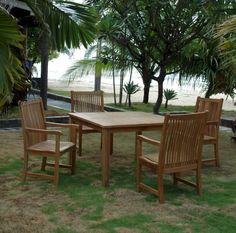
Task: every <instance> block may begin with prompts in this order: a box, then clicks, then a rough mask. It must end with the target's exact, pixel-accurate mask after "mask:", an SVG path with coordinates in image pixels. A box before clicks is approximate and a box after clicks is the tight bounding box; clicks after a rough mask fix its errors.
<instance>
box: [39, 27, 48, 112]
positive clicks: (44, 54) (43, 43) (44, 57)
mask: <svg viewBox="0 0 236 233" xmlns="http://www.w3.org/2000/svg"><path fill="white" fill-rule="evenodd" d="M39 47H40V54H41V87H40V96H41V98H42V100H43V106H44V109H45V110H46V109H47V90H48V50H49V38H48V33H47V32H46V31H44V32H43V33H42V35H41V37H40V46H39Z"/></svg>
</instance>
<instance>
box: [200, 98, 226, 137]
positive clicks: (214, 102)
mask: <svg viewBox="0 0 236 233" xmlns="http://www.w3.org/2000/svg"><path fill="white" fill-rule="evenodd" d="M222 105H223V99H212V98H202V97H200V96H198V97H197V101H196V106H195V112H204V111H208V112H209V114H208V119H207V121H213V122H217V124H212V125H210V124H209V125H207V126H206V129H205V134H206V135H209V136H212V137H216V136H217V135H218V131H219V126H220V117H221V112H222Z"/></svg>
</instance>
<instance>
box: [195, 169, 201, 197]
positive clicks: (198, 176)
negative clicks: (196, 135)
mask: <svg viewBox="0 0 236 233" xmlns="http://www.w3.org/2000/svg"><path fill="white" fill-rule="evenodd" d="M196 190H197V194H198V195H199V196H200V195H201V194H202V182H201V170H200V168H197V169H196Z"/></svg>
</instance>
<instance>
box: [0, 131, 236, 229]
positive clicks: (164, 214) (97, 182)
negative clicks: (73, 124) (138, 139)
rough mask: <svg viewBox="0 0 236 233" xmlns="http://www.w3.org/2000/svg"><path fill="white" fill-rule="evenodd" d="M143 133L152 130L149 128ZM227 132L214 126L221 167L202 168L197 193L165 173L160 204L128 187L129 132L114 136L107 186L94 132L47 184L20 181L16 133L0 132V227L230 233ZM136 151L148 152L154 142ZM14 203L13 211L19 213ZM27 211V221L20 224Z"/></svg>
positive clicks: (235, 217) (235, 197) (231, 148)
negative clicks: (72, 164)
mask: <svg viewBox="0 0 236 233" xmlns="http://www.w3.org/2000/svg"><path fill="white" fill-rule="evenodd" d="M145 135H147V136H150V137H155V138H158V137H159V136H160V135H156V133H155V132H148V133H145ZM230 135H231V132H227V131H226V132H220V157H221V167H220V168H216V167H214V166H211V165H204V166H203V168H202V186H203V195H202V196H198V195H197V194H196V192H195V190H194V189H193V188H192V187H188V186H186V185H184V184H179V185H178V186H173V185H172V179H171V176H168V175H166V176H165V179H164V197H165V204H163V205H160V204H159V202H158V199H157V198H156V197H155V196H154V195H152V194H149V193H145V192H141V193H137V192H136V191H135V167H136V162H135V159H134V139H135V136H134V134H132V133H116V134H115V135H114V154H113V155H111V157H110V186H109V187H107V188H105V187H103V186H102V185H101V161H100V136H99V135H98V134H89V135H85V136H84V140H83V156H82V157H77V166H76V169H77V172H76V174H75V175H73V176H71V175H70V174H69V173H68V171H67V170H64V169H60V182H59V186H58V187H57V188H55V187H54V185H53V184H51V183H50V182H48V181H45V180H38V181H37V180H35V179H31V180H27V182H22V181H21V173H20V170H21V166H22V160H21V159H20V158H21V157H22V156H23V145H22V136H21V132H18V131H15V132H0V140H1V142H2V145H1V150H0V182H1V186H0V193H1V200H0V204H1V209H0V215H1V218H2V220H3V222H6V223H7V224H1V226H0V231H1V232H14V230H13V229H14V226H15V227H17V228H18V227H19V229H21V232H30V227H35V226H37V223H38V228H37V229H38V230H39V232H41V231H40V229H42V231H44V232H49V233H77V232H78V233H80V232H91V233H92V232H101V233H110V232H111V233H112V232H114V233H119V232H134V233H136V232H137V233H140V232H144V233H145V232H147V233H156V232H161V233H172V232H176V233H182V232H183V233H184V232H192V233H199V232H203V233H215V232H216V233H221V232H227V233H228V232H229V233H231V232H232V233H233V232H236V157H235V151H236V143H235V142H233V141H231V140H230ZM144 150H145V151H147V152H150V153H151V152H153V151H154V150H155V147H154V148H153V147H152V148H149V147H148V148H144ZM211 153H212V148H211V147H208V146H206V147H204V151H203V156H208V155H210V154H211ZM64 161H65V162H66V161H67V160H66V157H65V158H64ZM39 165H40V164H39ZM34 169H36V168H34ZM47 170H50V168H48V169H47ZM189 178H190V179H193V177H192V176H190V177H189ZM144 179H145V180H146V181H147V182H148V183H150V184H152V185H154V186H155V185H156V176H154V175H153V174H152V173H150V172H149V171H146V172H145V177H144ZM14 206H16V207H17V210H18V209H20V214H19V215H17V213H18V212H17V210H16V209H14ZM4 210H7V211H4ZM29 214H30V219H31V221H34V224H32V226H31V225H29V224H28V223H29ZM13 218H14V221H13V222H11V223H8V220H9V219H13ZM17 219H19V221H18V220H17ZM31 232H37V230H35V229H31Z"/></svg>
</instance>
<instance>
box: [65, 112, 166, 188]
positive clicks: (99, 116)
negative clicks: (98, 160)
mask: <svg viewBox="0 0 236 233" xmlns="http://www.w3.org/2000/svg"><path fill="white" fill-rule="evenodd" d="M69 116H70V120H71V122H77V123H78V124H79V127H82V126H83V125H85V126H89V127H91V128H94V129H96V130H98V131H99V132H101V134H102V151H101V156H102V185H103V186H108V185H109V157H110V151H111V135H113V133H115V132H137V133H138V132H142V131H154V130H158V129H161V128H162V126H163V123H164V116H160V115H155V114H153V113H145V112H83V113H79V112H76V113H69Z"/></svg>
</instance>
